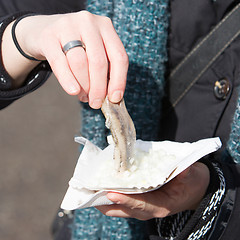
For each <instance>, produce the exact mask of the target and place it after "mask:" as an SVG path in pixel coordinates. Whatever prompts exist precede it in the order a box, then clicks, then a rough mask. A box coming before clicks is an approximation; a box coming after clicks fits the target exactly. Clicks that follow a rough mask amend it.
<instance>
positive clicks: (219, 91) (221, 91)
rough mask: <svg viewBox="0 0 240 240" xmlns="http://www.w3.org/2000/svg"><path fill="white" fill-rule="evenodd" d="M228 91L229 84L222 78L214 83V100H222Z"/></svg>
mask: <svg viewBox="0 0 240 240" xmlns="http://www.w3.org/2000/svg"><path fill="white" fill-rule="evenodd" d="M229 91H230V83H229V81H228V80H227V79H226V78H224V79H221V80H219V81H216V82H215V85H214V95H215V97H216V98H218V99H221V100H224V99H225V98H226V97H227V95H228V93H229Z"/></svg>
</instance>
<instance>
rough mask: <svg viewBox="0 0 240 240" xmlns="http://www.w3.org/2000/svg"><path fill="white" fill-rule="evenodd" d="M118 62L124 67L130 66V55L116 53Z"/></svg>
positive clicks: (120, 52)
mask: <svg viewBox="0 0 240 240" xmlns="http://www.w3.org/2000/svg"><path fill="white" fill-rule="evenodd" d="M116 60H117V61H118V62H119V63H120V64H121V65H124V66H128V64H129V59H128V55H127V53H126V52H125V51H118V52H117V53H116Z"/></svg>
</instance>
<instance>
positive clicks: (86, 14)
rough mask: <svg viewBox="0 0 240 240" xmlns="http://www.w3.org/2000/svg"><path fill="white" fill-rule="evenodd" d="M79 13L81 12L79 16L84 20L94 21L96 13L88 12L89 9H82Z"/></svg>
mask: <svg viewBox="0 0 240 240" xmlns="http://www.w3.org/2000/svg"><path fill="white" fill-rule="evenodd" d="M78 14H79V17H80V18H81V19H82V20H84V21H90V22H92V21H93V19H94V14H92V13H90V12H88V11H87V10H82V11H80V12H79V13H78Z"/></svg>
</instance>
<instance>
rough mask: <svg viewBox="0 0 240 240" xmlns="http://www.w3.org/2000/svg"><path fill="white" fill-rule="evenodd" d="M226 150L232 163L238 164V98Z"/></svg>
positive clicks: (239, 125)
mask: <svg viewBox="0 0 240 240" xmlns="http://www.w3.org/2000/svg"><path fill="white" fill-rule="evenodd" d="M239 90H240V89H239ZM227 150H228V152H229V154H230V155H231V157H232V158H233V160H234V162H236V163H240V96H239V98H238V102H237V107H236V110H235V114H234V117H233V122H232V131H231V133H230V136H229V140H228V143H227Z"/></svg>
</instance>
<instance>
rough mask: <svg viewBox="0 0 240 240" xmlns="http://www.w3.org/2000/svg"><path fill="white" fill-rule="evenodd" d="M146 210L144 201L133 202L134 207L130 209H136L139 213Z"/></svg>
mask: <svg viewBox="0 0 240 240" xmlns="http://www.w3.org/2000/svg"><path fill="white" fill-rule="evenodd" d="M145 208H146V204H145V202H144V201H135V203H134V205H133V206H132V207H131V209H138V210H141V211H144V210H145Z"/></svg>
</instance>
